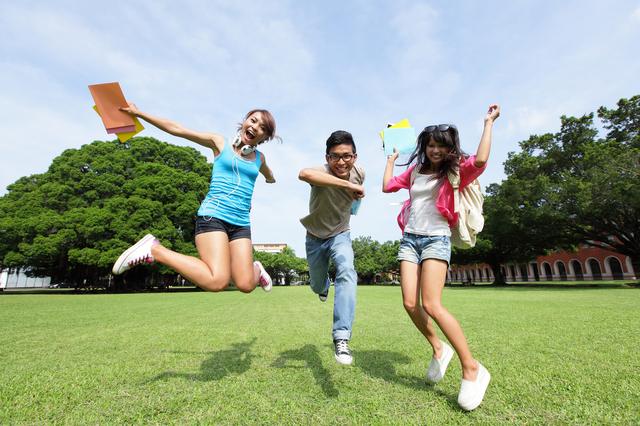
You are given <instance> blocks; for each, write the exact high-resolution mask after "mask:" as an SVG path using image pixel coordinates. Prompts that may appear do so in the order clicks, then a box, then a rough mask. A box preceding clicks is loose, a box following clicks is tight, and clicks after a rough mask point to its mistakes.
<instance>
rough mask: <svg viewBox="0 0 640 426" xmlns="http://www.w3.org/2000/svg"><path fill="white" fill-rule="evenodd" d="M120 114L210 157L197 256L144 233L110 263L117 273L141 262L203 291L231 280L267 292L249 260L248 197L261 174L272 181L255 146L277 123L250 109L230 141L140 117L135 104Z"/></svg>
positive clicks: (259, 269)
mask: <svg viewBox="0 0 640 426" xmlns="http://www.w3.org/2000/svg"><path fill="white" fill-rule="evenodd" d="M122 111H124V112H126V113H128V114H130V115H132V116H134V117H140V118H142V119H143V120H145V121H147V122H148V123H151V124H153V125H154V126H156V127H157V128H159V129H160V130H163V131H165V132H167V133H169V134H172V135H174V136H178V137H181V138H185V139H188V140H190V141H192V142H195V143H197V144H200V145H202V146H206V147H207V148H211V149H212V150H213V153H214V155H215V159H214V167H213V171H212V173H211V184H210V185H209V192H208V193H207V196H206V197H205V198H204V200H203V201H202V204H201V205H200V208H199V209H198V217H197V219H196V248H197V249H198V253H199V255H200V257H199V258H197V257H193V256H186V255H183V254H180V253H177V252H175V251H172V250H169V249H168V248H166V247H164V246H163V245H162V244H160V242H159V241H158V240H157V239H156V238H155V237H154V236H153V235H151V234H147V235H146V236H144V237H143V238H142V239H140V240H139V241H138V242H137V243H136V244H134V245H133V246H131V247H130V248H129V249H127V250H126V251H125V252H124V253H122V255H120V257H119V258H118V260H117V261H116V263H115V264H114V265H113V273H114V274H116V275H117V274H121V273H123V272H124V271H126V270H128V269H130V268H132V267H133V266H135V265H138V264H140V263H151V262H154V261H155V262H159V263H162V264H163V265H166V266H168V267H170V268H172V269H174V270H175V271H177V272H178V273H179V274H180V275H182V276H183V277H185V278H186V279H188V280H189V281H191V282H192V283H194V284H196V285H198V287H200V288H202V289H204V290H208V291H220V290H223V289H225V288H226V287H227V286H228V285H229V282H230V281H233V282H234V283H235V285H236V287H237V288H238V289H239V290H240V291H243V292H245V293H249V292H251V291H253V290H254V289H255V288H256V286H257V285H258V284H259V285H260V286H261V287H262V289H263V290H265V291H271V286H272V283H271V277H269V274H267V272H266V271H265V270H264V268H263V266H262V264H261V263H260V262H258V261H256V262H254V261H253V247H252V244H251V227H250V223H249V212H250V210H251V197H252V196H253V188H254V185H255V182H256V178H257V177H258V173H262V174H263V175H264V177H265V179H266V182H267V183H274V182H275V179H274V178H273V173H272V172H271V169H269V167H268V166H267V163H266V162H265V156H264V154H263V153H262V152H260V151H258V150H257V149H256V147H257V146H258V145H259V144H261V143H263V142H266V141H269V140H271V139H273V138H274V136H275V131H276V123H275V120H274V118H273V116H272V115H271V113H270V112H269V111H267V110H263V109H256V110H252V111H249V112H248V113H247V115H246V116H245V119H244V121H243V122H242V123H241V124H240V125H239V127H238V134H237V135H236V137H235V139H234V140H233V142H232V143H228V142H225V140H224V138H223V137H222V136H220V135H218V134H215V133H206V132H196V131H193V130H190V129H186V128H184V127H182V126H181V125H180V124H178V123H175V122H173V121H171V120H167V119H164V118H158V117H154V116H152V115H149V114H147V113H144V112H142V111H140V110H138V108H137V107H136V106H135V105H134V104H129V107H128V108H122Z"/></svg>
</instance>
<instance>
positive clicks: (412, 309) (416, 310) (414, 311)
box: [402, 300, 422, 317]
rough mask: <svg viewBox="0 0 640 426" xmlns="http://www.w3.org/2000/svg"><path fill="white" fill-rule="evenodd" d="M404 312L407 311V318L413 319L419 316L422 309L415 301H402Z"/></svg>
mask: <svg viewBox="0 0 640 426" xmlns="http://www.w3.org/2000/svg"><path fill="white" fill-rule="evenodd" d="M402 303H403V305H404V310H405V311H407V313H408V314H409V316H411V317H414V316H417V315H420V309H422V307H421V306H420V305H418V303H416V301H415V300H403V301H402Z"/></svg>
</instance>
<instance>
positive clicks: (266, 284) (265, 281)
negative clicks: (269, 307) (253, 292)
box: [253, 260, 273, 292]
mask: <svg viewBox="0 0 640 426" xmlns="http://www.w3.org/2000/svg"><path fill="white" fill-rule="evenodd" d="M253 264H254V265H258V268H259V269H260V277H259V278H258V284H260V287H262V289H263V290H264V291H266V292H270V291H271V288H272V287H273V281H271V277H270V276H269V274H268V273H267V271H266V270H265V269H264V266H262V263H260V261H258V260H256V261H255V262H253Z"/></svg>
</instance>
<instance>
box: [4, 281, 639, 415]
mask: <svg viewBox="0 0 640 426" xmlns="http://www.w3.org/2000/svg"><path fill="white" fill-rule="evenodd" d="M331 291H332V293H333V289H332V290H331ZM331 297H332V296H331V295H330V299H329V301H328V302H327V303H325V304H322V303H320V302H319V301H318V299H317V297H316V296H314V295H312V294H311V291H310V289H309V288H308V287H292V288H284V287H276V288H274V290H273V292H272V293H271V294H265V293H263V292H262V291H261V290H259V289H258V290H256V291H255V292H254V293H252V294H250V295H245V294H241V293H239V292H235V291H228V292H223V293H219V294H210V293H204V292H188V293H142V294H117V295H111V294H95V295H74V294H58V295H37V294H4V295H0V327H1V328H0V330H1V332H0V360H2V368H1V369H0V424H16V423H29V424H39V423H72V424H112V423H120V424H124V423H126V424H129V423H160V424H165V423H173V424H185V423H189V424H192V423H216V424H235V423H243V424H265V423H273V424H313V425H315V424H337V423H347V424H352V423H356V424H407V423H409V424H443V423H448V424H452V423H453V424H456V423H460V424H467V423H482V424H487V423H489V424H501V423H509V422H512V423H518V424H521V423H537V424H540V423H555V424H567V423H573V424H601V423H619V424H632V423H633V424H637V422H638V421H639V419H640V402H639V401H640V356H639V353H638V349H640V332H638V318H639V308H640V292H639V291H638V290H637V289H625V288H616V289H604V288H593V289H555V288H554V289H544V288H542V289H541V288H535V289H527V288H447V289H445V292H444V299H445V300H444V301H445V305H446V306H447V307H448V308H449V309H450V311H452V312H453V313H454V314H455V315H456V316H457V318H458V320H459V321H460V322H461V324H462V326H463V329H464V330H465V334H466V335H467V337H468V339H469V343H470V346H471V348H472V350H473V353H474V355H475V356H476V357H477V358H478V359H479V360H481V361H482V362H483V364H484V365H485V366H486V367H487V368H488V369H489V370H490V372H491V373H492V376H493V379H492V382H491V384H490V386H489V390H488V391H487V394H486V397H485V401H484V402H483V404H482V405H481V406H480V407H479V408H478V409H477V410H476V411H474V412H472V413H465V412H462V411H461V410H460V409H459V408H458V406H457V403H456V398H457V392H458V389H459V386H460V375H461V373H460V365H459V362H458V361H457V358H455V357H454V360H453V361H452V364H451V367H450V369H449V371H448V372H447V376H446V377H445V379H444V380H443V382H441V383H440V384H438V385H437V386H435V387H430V386H427V385H425V383H424V380H423V377H424V373H425V370H426V367H427V364H428V361H429V358H430V356H431V353H430V351H429V350H428V347H427V344H426V342H425V341H424V339H423V338H422V337H421V336H420V335H419V333H418V332H417V330H416V329H415V328H414V327H413V325H412V324H411V322H410V320H409V318H408V316H407V315H406V314H405V312H404V309H403V307H402V303H401V297H400V289H399V288H398V287H368V286H365V287H359V288H358V309H357V313H356V323H355V325H354V336H353V340H352V349H353V351H354V357H355V362H354V365H353V366H352V367H344V366H340V365H338V364H336V362H335V360H334V358H333V350H332V344H331V334H330V333H331V317H332V309H333V305H332V303H331V300H332V298H331Z"/></svg>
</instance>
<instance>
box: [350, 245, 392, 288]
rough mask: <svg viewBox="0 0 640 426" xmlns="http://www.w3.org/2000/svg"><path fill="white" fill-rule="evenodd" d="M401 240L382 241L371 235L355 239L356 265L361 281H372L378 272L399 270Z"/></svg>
mask: <svg viewBox="0 0 640 426" xmlns="http://www.w3.org/2000/svg"><path fill="white" fill-rule="evenodd" d="M399 246H400V242H399V241H387V242H384V243H380V242H378V241H375V240H373V239H372V238H371V237H357V238H355V239H354V240H353V254H354V266H355V268H356V271H357V273H358V280H359V281H360V282H365V283H371V282H373V281H374V278H375V276H376V274H378V273H381V272H388V271H397V270H399V268H400V267H399V263H398V261H397V259H396V257H397V255H398V248H399Z"/></svg>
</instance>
